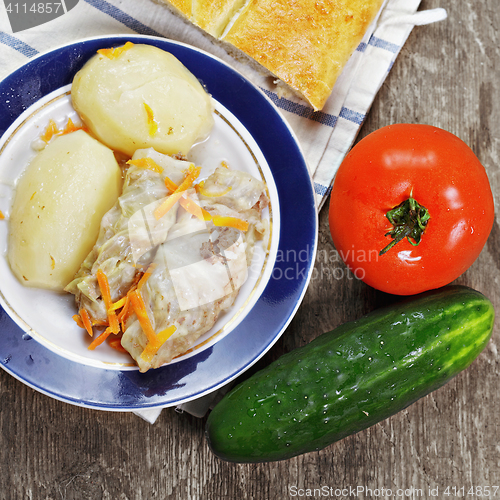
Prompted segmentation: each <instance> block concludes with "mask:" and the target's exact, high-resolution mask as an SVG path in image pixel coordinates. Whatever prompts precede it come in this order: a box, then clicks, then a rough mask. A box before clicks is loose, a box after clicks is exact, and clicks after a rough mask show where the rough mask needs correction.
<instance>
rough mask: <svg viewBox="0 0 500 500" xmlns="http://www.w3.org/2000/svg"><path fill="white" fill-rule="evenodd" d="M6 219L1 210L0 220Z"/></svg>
mask: <svg viewBox="0 0 500 500" xmlns="http://www.w3.org/2000/svg"><path fill="white" fill-rule="evenodd" d="M4 219H5V215H4V214H3V212H2V211H1V210H0V220H4Z"/></svg>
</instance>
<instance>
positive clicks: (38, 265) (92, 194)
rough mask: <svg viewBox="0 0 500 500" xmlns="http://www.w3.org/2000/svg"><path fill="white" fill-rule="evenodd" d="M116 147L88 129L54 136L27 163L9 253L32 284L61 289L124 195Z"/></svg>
mask: <svg viewBox="0 0 500 500" xmlns="http://www.w3.org/2000/svg"><path fill="white" fill-rule="evenodd" d="M121 184H122V173H121V170H120V167H119V166H118V163H117V161H116V159H115V156H114V154H113V152H112V151H111V150H110V149H109V148H107V147H106V146H104V145H102V144H101V143H99V142H98V141H97V140H95V139H94V138H92V137H91V136H90V135H89V134H87V133H86V132H84V131H83V130H78V131H76V132H73V133H70V134H67V135H62V136H58V137H56V138H55V139H53V140H52V141H51V142H50V143H49V144H48V145H47V146H46V147H45V149H43V150H42V151H41V152H40V153H38V154H37V156H35V158H34V159H33V160H32V161H31V163H30V164H29V165H28V166H27V168H26V171H25V172H24V173H23V175H22V176H21V178H20V179H19V182H18V184H17V187H16V195H15V198H14V203H13V206H12V211H11V216H10V231H9V243H8V258H9V263H10V266H11V269H12V271H13V272H14V274H15V275H16V276H17V278H18V279H19V280H20V281H21V283H23V284H24V285H27V286H32V287H41V288H48V289H52V290H57V291H62V290H63V289H64V287H65V286H66V285H67V284H68V283H69V282H70V281H71V280H72V279H73V276H74V275H75V273H76V272H77V271H78V269H79V268H80V264H81V263H82V262H83V260H84V259H85V258H86V257H87V255H88V253H89V252H90V251H91V250H92V247H93V245H94V243H95V241H96V239H97V236H98V234H99V227H100V222H101V219H102V217H103V215H104V214H105V213H106V212H107V211H108V210H109V209H110V208H111V207H112V206H113V204H114V203H115V202H116V200H117V198H118V196H119V195H120V191H121Z"/></svg>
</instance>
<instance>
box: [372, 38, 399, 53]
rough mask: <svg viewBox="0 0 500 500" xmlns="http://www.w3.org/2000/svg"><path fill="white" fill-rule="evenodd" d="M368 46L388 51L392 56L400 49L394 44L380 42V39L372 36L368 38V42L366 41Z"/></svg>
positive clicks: (385, 41) (384, 41)
mask: <svg viewBox="0 0 500 500" xmlns="http://www.w3.org/2000/svg"><path fill="white" fill-rule="evenodd" d="M368 44H369V45H373V46H374V47H378V48H379V49H384V50H388V51H389V52H393V53H394V54H396V53H397V52H399V49H400V48H401V47H400V46H399V45H396V44H395V43H392V42H388V41H387V40H382V38H378V37H376V36H373V35H372V36H371V37H370V40H368Z"/></svg>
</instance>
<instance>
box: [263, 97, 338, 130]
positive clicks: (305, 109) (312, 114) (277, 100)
mask: <svg viewBox="0 0 500 500" xmlns="http://www.w3.org/2000/svg"><path fill="white" fill-rule="evenodd" d="M261 90H262V91H263V92H264V93H265V94H266V95H267V97H269V99H271V101H273V103H274V104H275V105H276V106H277V107H278V108H280V109H283V110H284V111H288V112H289V113H293V114H294V115H297V116H301V117H302V118H307V119H309V120H313V121H315V122H318V123H321V124H322V125H327V126H328V127H332V128H333V127H335V125H336V123H337V117H336V116H334V115H330V114H328V113H323V112H322V111H314V110H313V108H311V107H309V106H304V105H303V104H298V103H296V102H293V101H290V100H289V99H285V98H284V97H278V96H277V95H276V94H275V93H274V92H271V91H270V90H266V89H263V88H261Z"/></svg>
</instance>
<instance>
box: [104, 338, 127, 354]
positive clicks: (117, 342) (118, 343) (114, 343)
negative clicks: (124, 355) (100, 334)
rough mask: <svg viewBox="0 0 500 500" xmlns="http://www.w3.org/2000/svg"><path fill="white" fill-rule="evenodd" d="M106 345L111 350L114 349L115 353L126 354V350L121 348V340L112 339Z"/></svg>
mask: <svg viewBox="0 0 500 500" xmlns="http://www.w3.org/2000/svg"><path fill="white" fill-rule="evenodd" d="M108 344H109V345H110V347H112V348H113V349H116V350H117V351H120V352H128V351H127V349H125V348H124V347H123V346H122V339H119V338H116V337H113V338H112V339H110V340H109V342H108Z"/></svg>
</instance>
